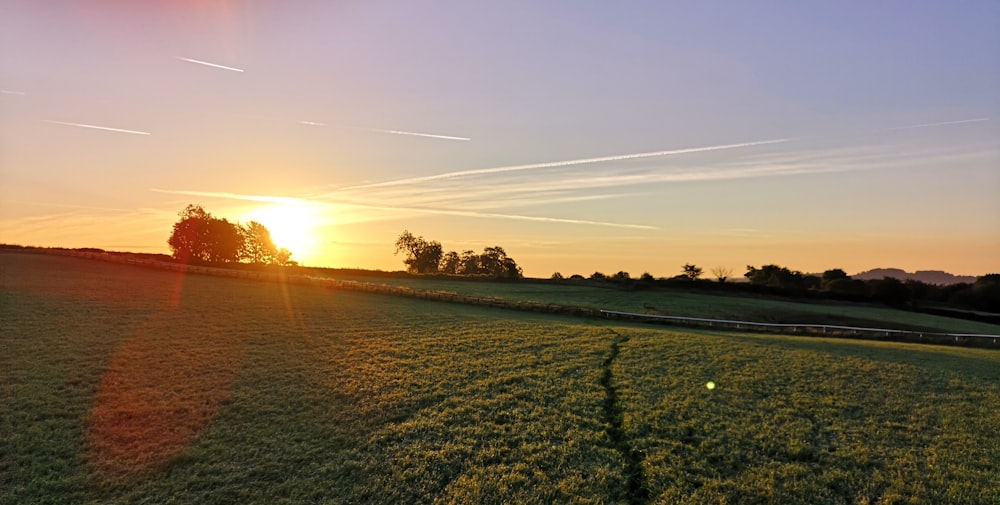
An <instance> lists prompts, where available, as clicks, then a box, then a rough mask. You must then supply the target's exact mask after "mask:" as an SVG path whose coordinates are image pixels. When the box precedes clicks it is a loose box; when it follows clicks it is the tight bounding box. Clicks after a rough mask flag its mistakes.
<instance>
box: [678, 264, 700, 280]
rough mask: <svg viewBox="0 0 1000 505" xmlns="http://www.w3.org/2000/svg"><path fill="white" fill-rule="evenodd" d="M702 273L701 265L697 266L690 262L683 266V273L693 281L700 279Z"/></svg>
mask: <svg viewBox="0 0 1000 505" xmlns="http://www.w3.org/2000/svg"><path fill="white" fill-rule="evenodd" d="M701 274H702V270H701V267H697V266H695V265H692V264H690V263H687V264H685V265H684V267H682V268H681V275H683V276H684V277H685V278H687V279H688V280H691V281H695V280H698V277H701Z"/></svg>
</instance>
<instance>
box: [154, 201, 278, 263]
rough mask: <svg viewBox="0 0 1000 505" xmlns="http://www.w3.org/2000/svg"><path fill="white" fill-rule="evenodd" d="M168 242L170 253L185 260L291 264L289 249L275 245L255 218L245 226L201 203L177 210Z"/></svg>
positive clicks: (185, 261) (186, 261)
mask: <svg viewBox="0 0 1000 505" xmlns="http://www.w3.org/2000/svg"><path fill="white" fill-rule="evenodd" d="M179 216H180V220H178V221H177V222H176V223H174V227H173V231H172V232H171V234H170V238H168V239H167V244H168V245H169V246H170V250H171V252H172V253H173V257H174V258H175V259H177V260H180V261H182V262H184V263H189V262H191V261H195V262H199V261H200V262H210V263H235V262H239V261H244V260H245V261H248V262H250V263H258V264H278V265H288V264H293V263H294V262H293V261H291V255H292V253H291V252H290V251H288V249H285V248H282V249H280V250H279V249H277V248H276V247H275V245H274V242H273V241H272V240H271V232H270V231H268V229H267V228H266V227H265V226H264V225H262V224H260V223H258V222H256V221H250V222H249V223H247V225H246V226H241V225H240V224H239V223H231V222H229V221H228V220H226V219H220V218H217V217H215V216H213V215H212V214H210V213H209V212H208V211H206V210H205V209H204V208H203V207H202V206H200V205H195V204H191V205H188V206H187V207H185V208H184V210H182V211H181V212H180V213H179Z"/></svg>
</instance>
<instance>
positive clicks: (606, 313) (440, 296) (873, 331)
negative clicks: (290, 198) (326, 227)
mask: <svg viewBox="0 0 1000 505" xmlns="http://www.w3.org/2000/svg"><path fill="white" fill-rule="evenodd" d="M43 254H54V255H58V256H70V257H75V258H81V259H92V260H99V261H106V262H110V263H120V264H126V265H134V266H138V267H145V268H154V269H158V270H169V271H173V272H179V273H185V274H189V273H190V274H199V275H211V276H215V277H228V278H235V279H246V280H254V281H261V282H279V283H287V284H299V285H309V286H317V287H323V288H327V289H336V290H342V291H354V292H361V293H372V294H380V295H389V296H402V297H407V298H419V299H423V300H431V301H439V302H448V303H459V304H465V305H478V306H483V307H492V308H499V309H507V310H517V311H522V312H538V313H544V314H554V315H565V316H574V317H585V318H601V319H611V320H618V321H630V322H640V323H647V324H658V325H672V326H683V327H694V328H712V329H718V330H731V331H742V332H761V333H779V334H785V335H799V336H820V337H832V338H848V339H863V340H887V341H894V342H910V343H922V344H937V345H950V346H963V347H981V348H987V349H1000V335H988V334H974V333H935V332H919V331H912V330H894V329H889V328H865V327H856V326H837V325H823V324H809V323H801V324H796V323H762V322H754V321H737V320H727V319H706V318H697V317H683V316H663V315H654V314H641V313H635V312H622V311H616V310H605V309H597V308H592V307H580V306H575V305H562V304H555V303H542V302H532V301H521V300H508V299H505V298H495V297H481V296H471V295H460V294H458V293H455V292H452V291H435V290H424V289H414V288H410V287H407V286H393V285H389V284H375V283H371V282H361V281H350V280H339V279H331V278H329V277H316V276H310V275H288V274H285V273H284V272H281V271H279V272H266V271H263V272H262V271H249V270H238V269H231V268H219V267H207V266H196V265H185V264H182V263H169V262H165V261H156V260H150V259H137V258H130V257H123V256H120V255H114V254H108V253H98V252H89V251H74V250H58V249H57V250H50V251H44V252H43Z"/></svg>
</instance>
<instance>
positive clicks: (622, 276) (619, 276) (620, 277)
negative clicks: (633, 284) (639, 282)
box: [611, 270, 632, 282]
mask: <svg viewBox="0 0 1000 505" xmlns="http://www.w3.org/2000/svg"><path fill="white" fill-rule="evenodd" d="M611 280H613V281H616V282H627V281H630V280H632V276H631V275H629V273H628V272H626V271H624V270H619V271H618V273H616V274H615V275H613V276H611Z"/></svg>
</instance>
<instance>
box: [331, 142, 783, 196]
mask: <svg viewBox="0 0 1000 505" xmlns="http://www.w3.org/2000/svg"><path fill="white" fill-rule="evenodd" d="M790 140H792V139H790V138H785V139H774V140H762V141H757V142H743V143H739V144H723V145H715V146H704V147H690V148H685V149H671V150H667V151H654V152H647V153H633V154H619V155H614V156H603V157H599V158H581V159H575V160H563V161H551V162H546V163H531V164H527V165H510V166H504V167H494V168H481V169H474V170H459V171H456V172H446V173H443V174H435V175H426V176H421V177H410V178H406V179H397V180H393V181H385V182H376V183H372V184H363V185H358V186H351V187H347V188H343V189H361V188H378V187H385V186H399V185H406V184H413V183H419V182H428V181H435V180H439V179H452V178H456V177H469V176H476V175H487V174H496V173H501V172H517V171H522V170H538V169H544V168H557V167H568V166H573V165H586V164H592V163H602V162H609V161H624V160H633V159H638V158H653V157H659V156H671V155H677V154H689V153H701V152H708V151H721V150H724V149H737V148H741V147H753V146H762V145H767V144H779V143H782V142H788V141H790Z"/></svg>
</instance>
